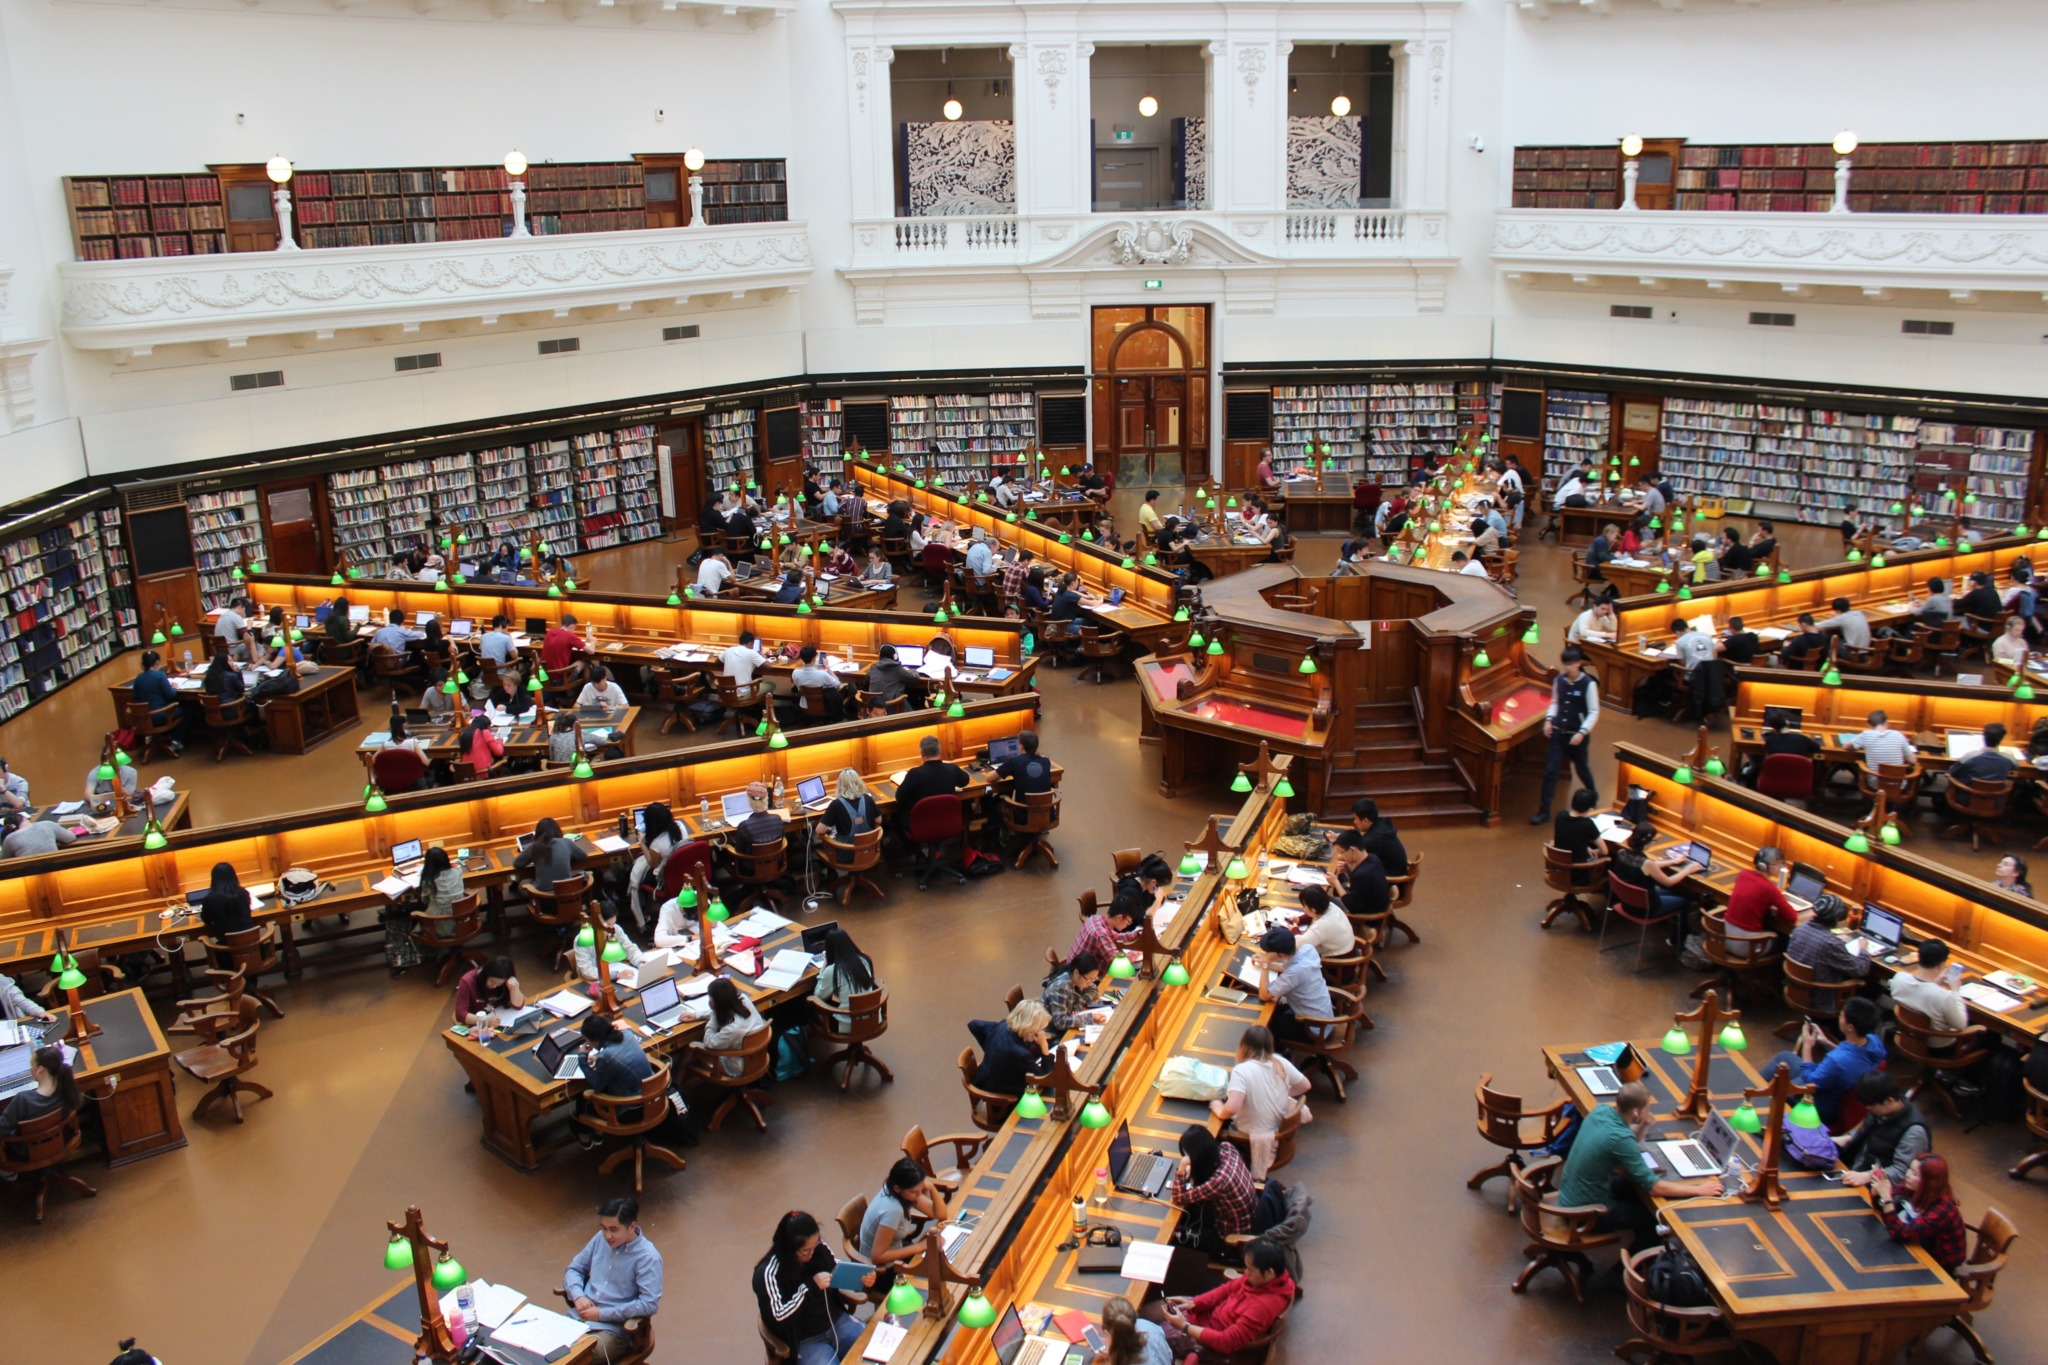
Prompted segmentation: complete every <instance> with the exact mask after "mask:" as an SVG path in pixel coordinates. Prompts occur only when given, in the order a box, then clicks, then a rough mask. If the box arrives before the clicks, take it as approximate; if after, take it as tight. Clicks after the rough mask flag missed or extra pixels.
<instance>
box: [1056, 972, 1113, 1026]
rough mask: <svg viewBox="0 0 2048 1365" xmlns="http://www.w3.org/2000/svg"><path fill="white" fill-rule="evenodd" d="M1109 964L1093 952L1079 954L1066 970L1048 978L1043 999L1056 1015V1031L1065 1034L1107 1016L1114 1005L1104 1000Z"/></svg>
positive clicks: (1095, 1022) (1097, 1021)
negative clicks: (1104, 987)
mask: <svg viewBox="0 0 2048 1365" xmlns="http://www.w3.org/2000/svg"><path fill="white" fill-rule="evenodd" d="M1105 965H1107V964H1105V963H1104V962H1103V961H1102V959H1101V958H1099V957H1097V956H1095V954H1093V953H1076V954H1075V955H1074V956H1073V957H1072V958H1071V959H1069V960H1068V962H1067V965H1066V967H1065V969H1064V970H1061V971H1057V972H1055V973H1053V975H1052V976H1051V977H1049V978H1048V979H1047V980H1046V983H1045V989H1044V990H1043V991H1042V992H1040V994H1039V1000H1040V1002H1041V1003H1042V1004H1044V1006H1045V1008H1046V1011H1047V1012H1048V1013H1050V1014H1051V1015H1052V1031H1053V1032H1055V1033H1065V1032H1066V1031H1067V1030H1068V1029H1076V1028H1080V1027H1081V1026H1082V1025H1084V1024H1099V1023H1101V1022H1102V1021H1103V1020H1104V1019H1107V1018H1108V1017H1109V1014H1110V1010H1111V1009H1112V1008H1113V1007H1112V1006H1108V1005H1103V1004H1101V1003H1100V1000H1101V996H1100V994H1099V992H1100V991H1101V988H1102V969H1103V967H1104V966H1105Z"/></svg>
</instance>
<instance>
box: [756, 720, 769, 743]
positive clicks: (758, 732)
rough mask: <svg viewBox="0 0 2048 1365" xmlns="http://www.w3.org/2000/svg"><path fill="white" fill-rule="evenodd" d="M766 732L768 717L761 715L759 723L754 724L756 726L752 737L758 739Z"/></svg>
mask: <svg viewBox="0 0 2048 1365" xmlns="http://www.w3.org/2000/svg"><path fill="white" fill-rule="evenodd" d="M767 733H768V717H766V716H763V717H761V723H760V724H759V725H756V726H755V727H754V738H755V739H759V738H761V736H763V735H765V734H767Z"/></svg>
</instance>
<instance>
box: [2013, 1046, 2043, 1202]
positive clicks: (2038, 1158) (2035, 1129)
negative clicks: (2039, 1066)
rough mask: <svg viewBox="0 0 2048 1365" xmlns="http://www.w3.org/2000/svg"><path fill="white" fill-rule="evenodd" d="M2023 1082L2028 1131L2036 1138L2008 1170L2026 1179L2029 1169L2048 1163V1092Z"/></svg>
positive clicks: (2015, 1178) (2016, 1176)
mask: <svg viewBox="0 0 2048 1365" xmlns="http://www.w3.org/2000/svg"><path fill="white" fill-rule="evenodd" d="M2035 1046H2036V1047H2038V1046H2040V1044H2038V1043H2037V1044H2035ZM2022 1084H2025V1085H2026V1087H2027V1116H2026V1117H2027V1132H2028V1133H2029V1134H2030V1135H2031V1136H2032V1137H2033V1139H2034V1150H2033V1151H2031V1152H2028V1153H2027V1154H2026V1155H2025V1156H2023V1157H2021V1158H2020V1160H2019V1164H2018V1165H2016V1166H2014V1167H2013V1168H2012V1169H2011V1170H2009V1171H2007V1172H2006V1174H2007V1175H2009V1176H2011V1177H2012V1178H2013V1179H2014V1180H2025V1179H2026V1178H2027V1172H2028V1171H2031V1170H2033V1169H2034V1168H2035V1167H2036V1166H2040V1165H2043V1164H2048V1094H2043V1093H2042V1092H2041V1091H2039V1090H2036V1089H2035V1088H2034V1087H2033V1086H2032V1085H2031V1084H2028V1083H2026V1082H2022Z"/></svg>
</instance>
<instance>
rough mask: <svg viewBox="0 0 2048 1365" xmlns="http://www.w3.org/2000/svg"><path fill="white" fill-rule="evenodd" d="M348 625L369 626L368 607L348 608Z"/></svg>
mask: <svg viewBox="0 0 2048 1365" xmlns="http://www.w3.org/2000/svg"><path fill="white" fill-rule="evenodd" d="M348 623H349V624H350V625H352V626H367V625H369V624H370V609H369V608H368V607H350V608H349V609H348Z"/></svg>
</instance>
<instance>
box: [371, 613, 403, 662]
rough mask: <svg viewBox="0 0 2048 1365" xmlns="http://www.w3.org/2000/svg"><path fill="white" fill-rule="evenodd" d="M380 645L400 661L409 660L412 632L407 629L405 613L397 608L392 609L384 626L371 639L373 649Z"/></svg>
mask: <svg viewBox="0 0 2048 1365" xmlns="http://www.w3.org/2000/svg"><path fill="white" fill-rule="evenodd" d="M380 645H381V646H383V647H384V648H385V649H388V650H390V651H391V652H392V653H393V654H396V655H397V656H398V657H399V658H400V659H404V658H407V657H409V656H410V655H411V653H412V632H410V631H408V630H407V629H406V628H405V613H404V612H403V611H402V610H400V609H399V608H397V607H393V608H392V609H391V612H390V614H389V616H388V617H386V619H385V622H384V624H383V625H381V626H379V627H378V628H377V631H376V633H375V634H374V635H372V636H371V637H370V647H371V648H372V649H375V648H377V647H378V646H380Z"/></svg>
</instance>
